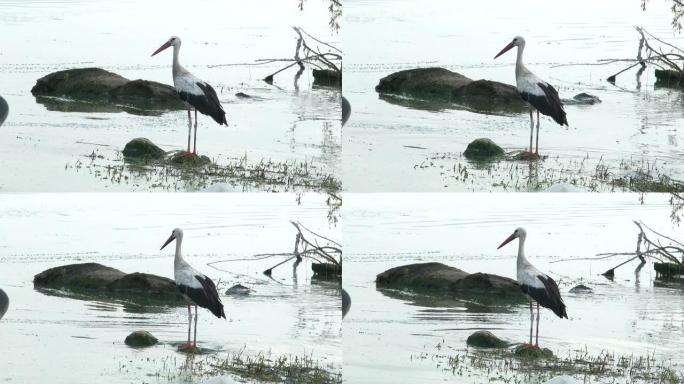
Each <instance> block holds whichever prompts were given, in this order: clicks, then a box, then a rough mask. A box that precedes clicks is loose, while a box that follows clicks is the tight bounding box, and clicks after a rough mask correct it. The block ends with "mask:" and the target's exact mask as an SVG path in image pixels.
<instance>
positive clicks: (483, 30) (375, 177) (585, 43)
mask: <svg viewBox="0 0 684 384" xmlns="http://www.w3.org/2000/svg"><path fill="white" fill-rule="evenodd" d="M640 3H641V2H640V1H636V0H634V1H627V2H625V1H619V0H610V1H601V2H599V3H596V2H592V1H588V0H581V1H573V2H565V3H560V4H559V3H555V2H553V3H551V2H546V1H541V0H532V1H527V2H524V3H519V2H503V1H498V2H494V3H492V2H486V1H480V2H477V1H448V0H435V1H430V2H417V1H413V0H399V1H392V2H387V1H363V0H349V1H346V2H345V16H344V41H345V48H346V50H345V63H344V72H345V81H344V93H345V96H346V97H347V98H348V99H349V101H350V102H351V104H352V110H353V113H352V116H351V119H350V120H349V123H348V124H347V125H346V126H345V134H344V140H343V152H344V160H343V163H344V181H345V188H347V190H349V191H352V192H366V191H373V192H387V191H400V192H401V191H409V192H411V191H415V192H420V191H504V190H505V191H510V190H520V191H527V190H530V189H533V190H534V189H537V188H538V187H540V188H543V187H545V186H546V185H548V184H549V183H550V182H555V181H565V182H572V181H575V182H576V183H577V184H579V185H580V188H581V189H589V190H601V191H605V190H610V188H608V187H606V186H605V185H603V184H602V183H601V182H600V181H599V182H595V180H594V178H593V176H594V175H595V173H596V171H595V170H596V166H597V165H601V166H604V167H608V169H609V172H610V173H611V175H613V176H614V177H615V178H617V177H620V176H623V175H633V174H634V172H635V171H637V170H639V169H644V170H646V169H650V170H651V171H653V169H652V168H653V165H654V164H655V167H656V168H657V172H652V174H658V173H660V174H665V175H668V176H670V177H671V178H674V179H679V180H682V179H684V167H683V166H682V162H681V161H680V160H681V155H682V148H681V143H682V140H683V139H684V137H683V136H682V135H683V133H682V130H681V127H682V126H684V107H683V106H684V96H683V94H682V92H681V91H678V90H669V89H662V88H661V89H655V88H654V85H653V84H654V82H655V76H654V74H653V68H649V69H648V70H647V71H646V72H644V74H643V76H642V77H641V82H642V83H641V88H640V89H637V82H636V77H635V73H636V71H635V70H633V71H631V72H628V73H625V74H622V75H620V76H618V78H617V82H616V85H615V86H613V85H611V84H610V83H608V82H606V81H605V79H606V78H607V77H608V76H610V75H612V74H614V73H616V72H617V71H619V70H621V69H622V68H624V67H626V66H627V64H626V63H615V64H610V65H602V66H586V65H580V66H568V65H570V64H581V63H594V64H595V63H596V62H597V60H600V59H627V58H635V57H636V53H637V47H638V41H639V35H638V33H637V32H636V31H635V30H634V26H637V25H639V26H643V27H645V28H646V29H647V30H648V31H650V32H651V33H653V34H654V35H656V36H658V37H661V38H664V39H666V40H667V41H668V42H671V43H673V44H675V45H678V46H680V47H681V46H684V35H682V34H677V33H675V32H673V31H672V29H671V28H670V22H671V19H672V14H671V13H670V10H669V2H666V1H649V2H648V10H647V11H646V12H643V11H642V10H641V7H640ZM418 4H420V5H419V6H418ZM516 35H522V36H524V37H525V38H526V40H527V48H526V49H525V62H526V64H527V66H528V67H529V68H530V69H531V70H532V71H533V72H535V73H536V74H537V75H538V76H540V77H542V78H543V79H545V80H547V81H548V82H550V83H551V84H553V85H554V86H555V87H556V88H557V89H558V90H559V93H560V96H561V98H565V99H571V98H572V97H573V96H574V95H576V94H578V93H580V92H588V93H591V94H593V95H596V96H598V97H599V98H601V100H602V101H603V102H602V103H601V104H597V105H593V106H567V107H566V111H567V114H568V121H569V122H570V127H569V128H561V127H560V126H558V125H557V124H556V123H554V122H553V121H552V120H550V119H549V118H543V120H542V123H541V130H540V138H539V145H540V152H541V153H542V154H543V155H547V156H548V158H547V159H546V160H545V161H543V162H539V163H538V164H537V163H535V164H533V165H531V166H530V168H529V169H528V166H527V164H525V163H515V162H503V163H499V164H494V165H493V166H484V167H478V166H475V165H473V164H471V163H469V162H468V161H466V159H465V158H463V157H462V156H461V153H462V152H463V151H464V150H465V148H466V146H467V144H468V143H469V142H471V141H472V140H474V139H476V138H479V137H488V138H490V139H492V140H494V141H495V142H496V143H498V144H499V145H501V146H502V147H503V148H504V149H505V150H506V151H513V150H523V149H525V148H526V147H527V146H528V143H529V115H527V114H526V113H524V114H513V115H486V114H479V113H472V112H469V111H467V110H463V109H437V110H433V111H425V110H420V109H414V108H407V107H404V106H398V105H394V104H390V103H388V102H386V101H383V100H381V99H380V98H379V97H378V94H377V93H376V92H375V90H374V88H375V86H376V85H377V84H378V81H379V80H380V79H381V78H382V77H384V76H387V75H389V74H391V73H393V72H396V71H400V70H404V69H411V68H417V67H444V68H447V69H449V70H452V71H456V72H459V73H461V74H463V75H465V76H468V77H470V78H472V79H481V78H484V79H489V80H496V81H500V82H504V83H508V84H515V76H514V65H515V64H514V63H515V51H511V52H509V53H507V54H505V55H504V56H501V57H499V58H498V59H497V60H493V57H494V55H496V54H497V53H498V52H499V51H500V50H501V49H502V48H503V47H504V46H505V45H506V44H508V43H509V42H510V41H511V40H512V38H513V37H514V36H516ZM626 164H628V165H629V166H626ZM459 166H460V167H464V166H465V167H467V169H468V173H469V175H468V177H467V178H463V174H462V173H460V172H458V169H459ZM530 179H531V180H532V182H531V183H528V182H527V181H528V180H530ZM539 184H541V185H539Z"/></svg>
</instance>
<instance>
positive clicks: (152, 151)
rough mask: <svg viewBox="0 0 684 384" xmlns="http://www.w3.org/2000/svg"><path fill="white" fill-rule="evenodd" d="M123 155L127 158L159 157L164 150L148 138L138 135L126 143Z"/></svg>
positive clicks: (161, 156) (162, 154) (162, 155)
mask: <svg viewBox="0 0 684 384" xmlns="http://www.w3.org/2000/svg"><path fill="white" fill-rule="evenodd" d="M123 155H124V157H126V158H127V159H161V158H163V157H164V156H165V155H166V152H164V150H163V149H161V148H159V147H158V146H157V145H156V144H154V143H153V142H152V141H150V140H149V139H146V138H144V137H138V138H136V139H133V140H131V141H129V142H128V143H126V146H125V147H124V149H123Z"/></svg>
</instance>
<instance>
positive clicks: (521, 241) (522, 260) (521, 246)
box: [517, 235, 529, 270]
mask: <svg viewBox="0 0 684 384" xmlns="http://www.w3.org/2000/svg"><path fill="white" fill-rule="evenodd" d="M526 237H527V235H522V236H520V237H519V238H518V263H517V268H518V270H521V269H523V268H524V267H525V265H527V264H529V262H528V261H527V258H526V257H525V238H526Z"/></svg>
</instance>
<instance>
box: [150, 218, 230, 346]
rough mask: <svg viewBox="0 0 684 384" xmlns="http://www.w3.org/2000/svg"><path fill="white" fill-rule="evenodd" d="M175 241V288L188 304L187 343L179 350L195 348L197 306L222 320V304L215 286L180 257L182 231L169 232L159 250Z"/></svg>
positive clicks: (178, 229) (224, 315) (224, 316)
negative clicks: (192, 332)
mask: <svg viewBox="0 0 684 384" xmlns="http://www.w3.org/2000/svg"><path fill="white" fill-rule="evenodd" d="M174 240H176V257H175V259H174V260H173V273H174V279H175V280H176V287H177V288H178V290H179V291H180V293H181V294H182V295H183V297H184V298H185V300H186V301H187V303H188V343H187V344H185V345H183V346H181V349H185V348H188V347H191V346H192V347H194V348H196V347H197V306H198V305H199V306H200V307H202V308H207V309H208V310H209V311H211V313H213V314H214V316H216V317H218V318H221V317H223V318H224V319H225V318H226V314H225V312H223V304H222V303H221V299H220V298H219V294H218V291H217V290H216V285H214V282H213V281H211V279H210V278H208V277H207V276H206V275H203V274H202V273H200V272H198V271H197V270H196V269H194V268H193V267H192V266H191V265H190V264H188V262H187V261H185V259H183V256H181V244H182V243H183V230H182V229H180V228H176V229H174V230H173V232H171V236H169V239H168V240H166V242H165V243H164V245H162V247H161V248H160V249H159V250H162V249H164V247H166V246H167V245H168V244H169V243H170V242H172V241H174ZM191 305H194V306H195V337H194V341H193V343H192V344H190V330H191V325H192V311H191V309H190V306H191Z"/></svg>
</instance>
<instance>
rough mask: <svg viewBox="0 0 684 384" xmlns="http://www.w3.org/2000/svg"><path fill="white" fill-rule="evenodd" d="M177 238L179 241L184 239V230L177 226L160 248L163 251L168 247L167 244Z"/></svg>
mask: <svg viewBox="0 0 684 384" xmlns="http://www.w3.org/2000/svg"><path fill="white" fill-rule="evenodd" d="M176 239H178V241H182V240H183V230H182V229H180V228H176V229H174V230H173V231H171V236H169V238H168V240H166V242H165V243H164V245H162V246H161V248H159V250H160V251H161V250H162V249H164V247H166V246H167V245H169V243H171V242H172V241H174V240H176Z"/></svg>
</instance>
